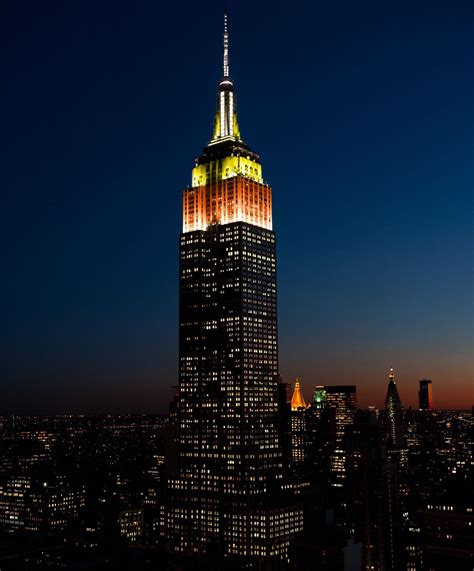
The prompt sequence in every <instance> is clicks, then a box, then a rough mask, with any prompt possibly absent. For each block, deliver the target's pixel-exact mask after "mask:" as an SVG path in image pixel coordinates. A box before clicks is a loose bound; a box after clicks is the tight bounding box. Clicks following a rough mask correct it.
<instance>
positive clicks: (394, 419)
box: [384, 369, 404, 448]
mask: <svg viewBox="0 0 474 571" xmlns="http://www.w3.org/2000/svg"><path fill="white" fill-rule="evenodd" d="M388 378H389V382H388V388H387V396H386V397H385V415H384V432H385V438H386V439H387V442H388V443H390V445H391V446H392V447H394V448H401V447H402V446H403V445H404V434H403V433H404V430H403V408H402V403H401V401H400V396H399V395H398V390H397V384H396V382H395V380H394V379H395V373H394V372H393V369H390V373H389V375H388Z"/></svg>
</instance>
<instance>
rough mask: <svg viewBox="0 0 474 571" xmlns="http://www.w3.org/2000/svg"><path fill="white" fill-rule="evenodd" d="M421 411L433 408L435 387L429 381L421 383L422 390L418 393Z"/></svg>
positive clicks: (423, 380) (424, 380) (425, 380)
mask: <svg viewBox="0 0 474 571" xmlns="http://www.w3.org/2000/svg"><path fill="white" fill-rule="evenodd" d="M418 399H419V403H420V410H431V409H432V408H433V387H432V383H431V381H430V380H428V379H422V380H421V381H420V390H419V392H418Z"/></svg>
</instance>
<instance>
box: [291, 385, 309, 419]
mask: <svg viewBox="0 0 474 571" xmlns="http://www.w3.org/2000/svg"><path fill="white" fill-rule="evenodd" d="M300 408H306V403H305V400H304V397H303V395H302V393H301V388H300V381H299V379H296V381H295V390H294V391H293V396H292V397H291V410H293V411H295V410H298V409H300Z"/></svg>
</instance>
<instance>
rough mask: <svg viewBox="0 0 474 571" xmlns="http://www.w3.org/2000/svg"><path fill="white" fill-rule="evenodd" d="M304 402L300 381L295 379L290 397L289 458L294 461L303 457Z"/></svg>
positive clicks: (304, 432)
mask: <svg viewBox="0 0 474 571" xmlns="http://www.w3.org/2000/svg"><path fill="white" fill-rule="evenodd" d="M305 412H306V403H305V401H304V397H303V394H302V393H301V387H300V381H299V379H296V381H295V388H294V391H293V396H292V397H291V459H292V461H293V462H294V463H297V464H298V463H300V462H303V461H304V459H305V442H306V438H305V436H306V417H305Z"/></svg>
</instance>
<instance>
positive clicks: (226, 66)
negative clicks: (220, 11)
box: [224, 10, 229, 78]
mask: <svg viewBox="0 0 474 571" xmlns="http://www.w3.org/2000/svg"><path fill="white" fill-rule="evenodd" d="M224 77H225V78H228V77H229V32H228V29H227V10H226V11H225V12H224Z"/></svg>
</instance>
